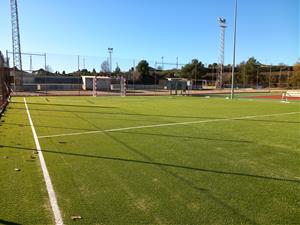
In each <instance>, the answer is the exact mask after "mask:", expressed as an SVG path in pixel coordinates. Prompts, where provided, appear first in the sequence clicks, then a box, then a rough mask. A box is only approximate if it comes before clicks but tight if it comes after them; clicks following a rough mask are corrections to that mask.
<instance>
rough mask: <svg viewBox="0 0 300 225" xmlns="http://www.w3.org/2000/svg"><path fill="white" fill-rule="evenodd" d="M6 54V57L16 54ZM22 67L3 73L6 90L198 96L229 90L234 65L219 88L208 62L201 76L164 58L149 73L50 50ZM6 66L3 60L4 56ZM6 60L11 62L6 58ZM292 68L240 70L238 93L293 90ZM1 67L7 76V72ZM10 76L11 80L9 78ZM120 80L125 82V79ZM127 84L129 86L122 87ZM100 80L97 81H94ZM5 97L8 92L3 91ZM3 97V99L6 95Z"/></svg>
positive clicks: (114, 60) (130, 63) (125, 62)
mask: <svg viewBox="0 0 300 225" xmlns="http://www.w3.org/2000/svg"><path fill="white" fill-rule="evenodd" d="M12 56H13V54H12V53H11V52H8V51H7V52H6V58H7V59H10V58H12ZM22 59H23V71H19V70H18V69H17V68H10V69H8V68H7V69H8V71H9V72H10V77H11V80H10V81H12V82H7V80H8V78H9V75H7V74H6V75H2V80H6V82H4V81H2V84H4V83H5V85H2V86H3V87H2V89H1V90H4V89H5V90H4V91H5V93H6V95H7V93H8V92H9V90H10V89H8V91H7V88H9V85H11V87H12V90H13V95H18V96H22V95H25V96H30V95H54V96H55V95H59V96H60V95H68V96H69V95H74V96H75V95H76V96H109V95H113V96H115V95H124V92H126V95H142V96H144V95H151V96H153V95H154V96H155V95H198V94H201V93H203V92H204V91H216V92H222V93H224V92H230V90H229V89H230V87H231V67H230V66H227V67H226V66H225V67H224V71H223V86H222V89H221V90H220V89H217V88H216V86H217V85H216V82H217V77H218V73H219V69H218V66H217V65H214V66H209V65H205V67H204V68H202V71H200V72H199V74H197V73H194V71H193V70H192V71H191V73H190V74H186V76H184V77H182V76H181V75H182V74H181V67H182V66H184V65H186V64H187V63H189V62H186V63H180V62H179V61H178V58H176V60H174V61H175V62H173V63H172V62H168V61H167V60H166V59H164V58H162V59H159V60H157V61H155V60H147V63H148V69H147V71H141V70H143V68H141V69H137V66H138V64H139V63H140V62H141V60H143V59H124V58H118V57H110V56H109V55H108V56H107V57H97V56H83V55H64V54H52V53H43V54H40V53H39V54H37V53H22ZM2 61H3V64H5V59H4V57H3V55H2ZM6 64H8V62H6ZM292 69H293V68H292V67H288V66H284V67H280V66H264V67H257V68H256V69H252V70H249V69H247V68H246V67H245V68H239V67H238V68H237V69H236V73H235V78H236V79H235V85H234V86H235V88H236V89H237V90H239V91H243V90H244V91H253V92H255V91H270V90H271V89H281V90H284V89H289V88H290V84H289V80H290V77H291V76H292ZM4 72H5V71H4V70H3V72H2V73H3V74H4ZM7 76H8V78H7ZM15 76H18V77H22V87H17V86H16V83H15V82H14V81H15V79H14V77H15ZM121 81H122V82H121ZM123 82H124V85H125V87H122V84H123ZM95 84H96V85H95ZM3 96H4V95H3ZM3 98H4V97H3Z"/></svg>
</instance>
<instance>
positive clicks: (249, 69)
mask: <svg viewBox="0 0 300 225" xmlns="http://www.w3.org/2000/svg"><path fill="white" fill-rule="evenodd" d="M260 65H261V64H260V62H258V61H257V60H256V59H255V58H254V57H251V58H249V59H248V60H247V62H246V64H245V68H243V69H245V71H246V75H245V78H244V79H245V80H244V82H245V83H246V84H249V85H252V86H254V85H255V84H256V83H257V81H258V80H257V75H258V69H259V67H260Z"/></svg>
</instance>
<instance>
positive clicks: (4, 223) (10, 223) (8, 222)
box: [0, 219, 21, 225]
mask: <svg viewBox="0 0 300 225" xmlns="http://www.w3.org/2000/svg"><path fill="white" fill-rule="evenodd" d="M0 224H3V225H21V224H20V223H14V222H10V221H6V220H1V219H0Z"/></svg>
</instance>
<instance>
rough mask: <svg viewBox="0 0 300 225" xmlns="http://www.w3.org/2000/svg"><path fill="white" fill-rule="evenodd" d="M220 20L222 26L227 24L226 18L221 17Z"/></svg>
mask: <svg viewBox="0 0 300 225" xmlns="http://www.w3.org/2000/svg"><path fill="white" fill-rule="evenodd" d="M218 21H219V24H220V26H221V27H222V26H224V27H225V26H226V19H225V18H222V17H219V18H218Z"/></svg>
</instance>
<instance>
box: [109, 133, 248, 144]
mask: <svg viewBox="0 0 300 225" xmlns="http://www.w3.org/2000/svg"><path fill="white" fill-rule="evenodd" d="M114 133H123V134H134V135H136V134H137V135H146V136H155V137H167V138H182V139H194V140H206V141H219V142H236V143H245V144H249V143H253V141H244V140H231V139H220V138H206V137H195V136H184V135H174V134H172V135H171V134H160V133H159V134H153V133H143V132H134V131H130V132H129V131H114Z"/></svg>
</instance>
